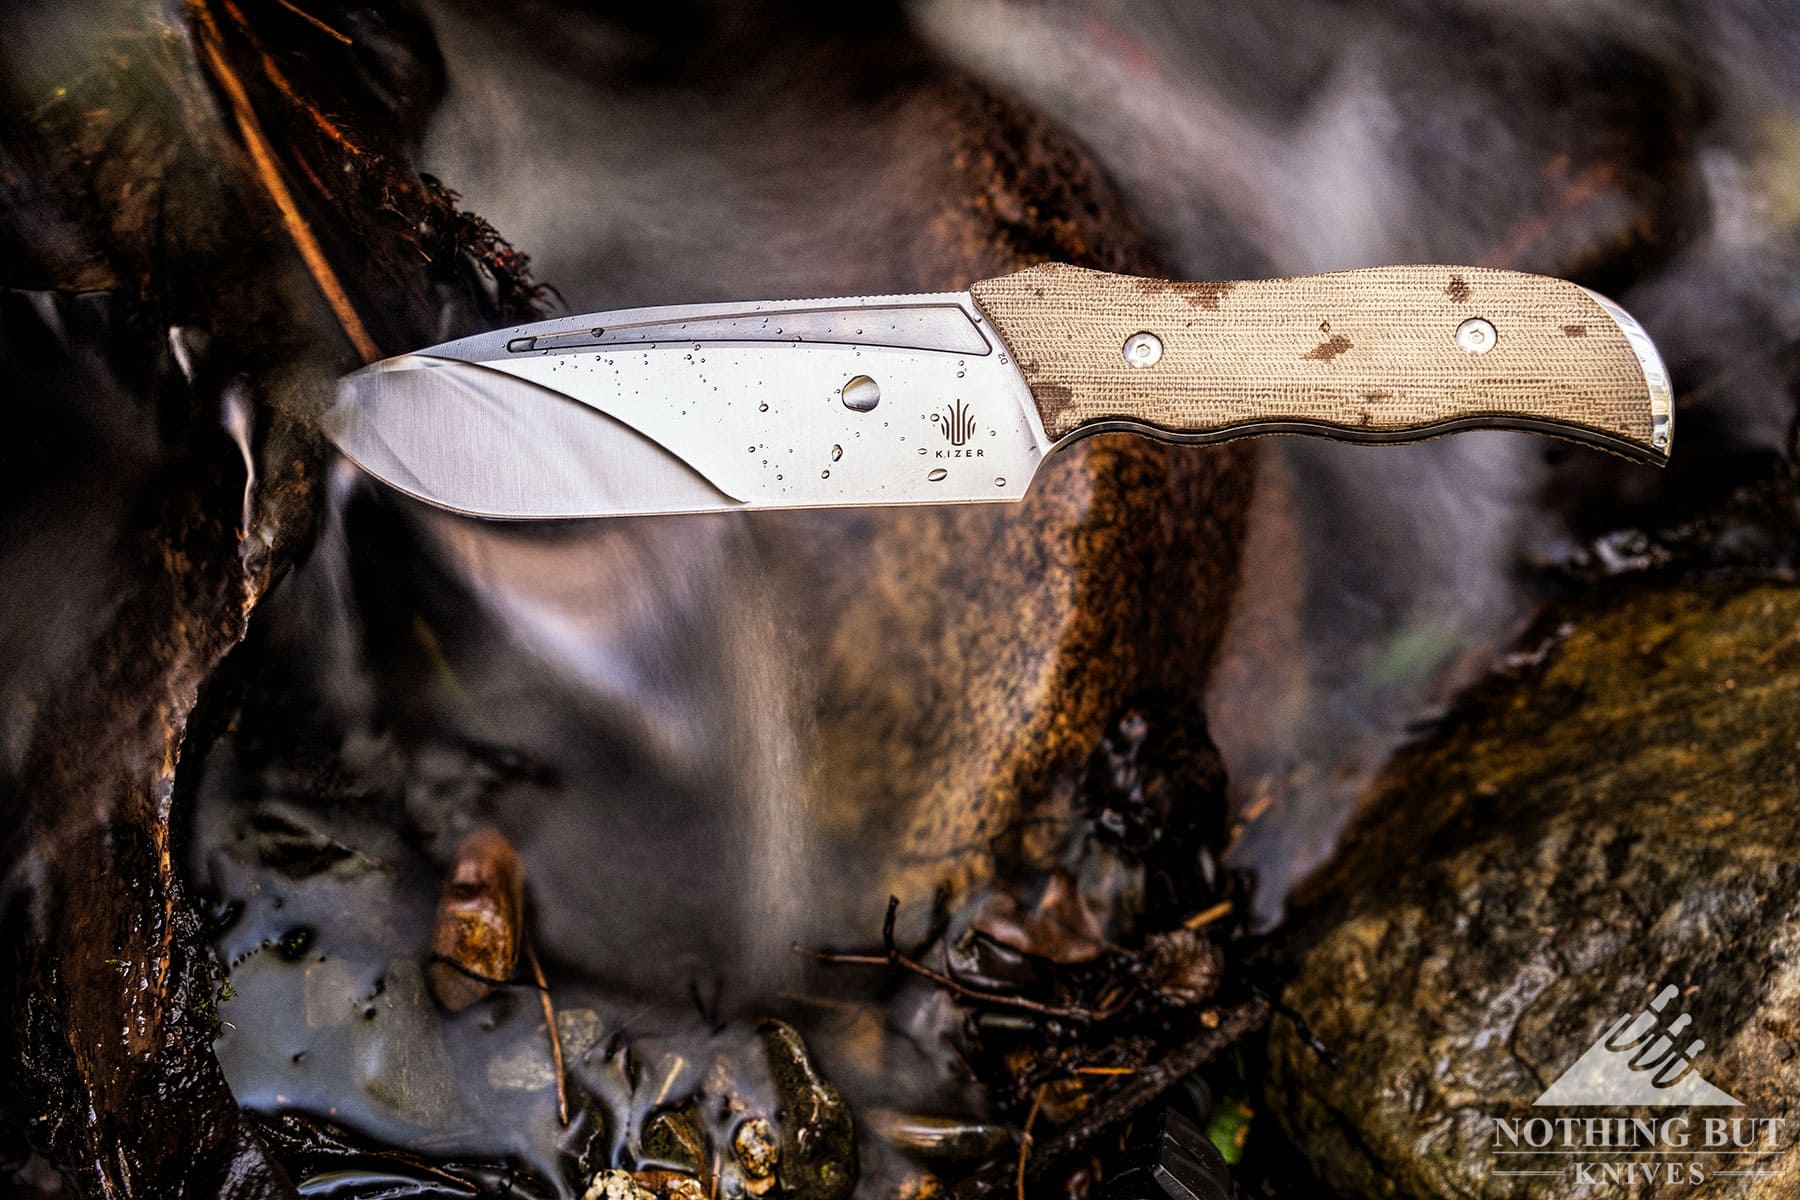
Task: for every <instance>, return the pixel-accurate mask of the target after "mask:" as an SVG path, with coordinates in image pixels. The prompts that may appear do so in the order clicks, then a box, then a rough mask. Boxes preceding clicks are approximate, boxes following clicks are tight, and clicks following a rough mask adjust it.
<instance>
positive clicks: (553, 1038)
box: [525, 941, 569, 1125]
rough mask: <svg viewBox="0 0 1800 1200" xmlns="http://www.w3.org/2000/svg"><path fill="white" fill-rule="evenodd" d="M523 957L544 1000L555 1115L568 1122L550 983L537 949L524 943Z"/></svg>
mask: <svg viewBox="0 0 1800 1200" xmlns="http://www.w3.org/2000/svg"><path fill="white" fill-rule="evenodd" d="M525 957H526V958H527V959H529V960H530V962H531V976H532V978H533V979H536V980H537V985H538V998H539V999H541V1000H542V1001H543V1002H544V1027H545V1028H546V1029H547V1030H549V1033H550V1061H551V1062H552V1063H554V1064H555V1065H556V1117H557V1120H559V1121H561V1122H562V1123H563V1124H564V1125H567V1124H568V1123H569V1089H568V1085H567V1084H566V1083H564V1082H563V1055H562V1034H560V1033H558V1032H557V1031H556V1005H554V1004H552V1003H551V1002H550V985H549V984H547V983H545V982H544V968H543V967H542V966H541V965H539V963H538V956H537V951H536V950H535V949H533V948H532V945H531V942H530V941H527V942H526V943H525Z"/></svg>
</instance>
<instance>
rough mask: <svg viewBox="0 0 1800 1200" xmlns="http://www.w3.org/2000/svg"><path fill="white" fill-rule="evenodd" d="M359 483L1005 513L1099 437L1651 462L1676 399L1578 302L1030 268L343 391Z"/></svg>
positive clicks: (413, 360) (1391, 281) (499, 355)
mask: <svg viewBox="0 0 1800 1200" xmlns="http://www.w3.org/2000/svg"><path fill="white" fill-rule="evenodd" d="M325 424H326V430H327V432H328V434H329V435H330V436H331V438H332V439H333V440H334V441H335V442H336V444H337V445H338V446H339V447H340V448H341V449H342V450H343V452H344V454H345V455H347V456H348V457H349V458H350V459H351V460H353V461H354V462H355V463H357V464H358V465H359V466H361V467H362V468H363V469H364V470H366V471H367V472H368V473H369V474H371V475H373V476H375V477H376V478H377V479H380V480H382V481H383V482H385V483H387V484H389V485H391V486H392V487H395V488H397V489H399V490H400V491H402V492H405V493H407V494H409V495H411V496H414V497H416V498H418V499H420V500H423V501H425V502H427V503H429V504H433V505H436V506H439V507H441V508H445V509H450V510H452V511H455V512H459V513H464V514H468V515H471V516H478V517H488V518H498V519H513V520H529V519H550V518H572V517H602V516H625V515H637V514H652V513H677V512H712V511H724V510H734V509H778V508H804V507H816V506H839V505H873V504H938V503H964V502H972V501H1004V500H1019V499H1021V498H1022V497H1023V496H1024V495H1025V493H1026V490H1027V489H1028V487H1029V486H1030V484H1031V480H1032V476H1033V475H1034V474H1035V473H1036V471H1037V468H1038V466H1039V464H1040V463H1042V462H1043V460H1044V459H1045V457H1046V456H1048V455H1050V454H1052V453H1054V452H1055V451H1056V450H1057V449H1059V448H1061V447H1062V446H1065V445H1067V444H1069V443H1070V442H1072V441H1074V440H1076V439H1078V438H1081V437H1084V436H1087V435H1089V434H1093V433H1099V432H1105V431H1120V430H1123V431H1128V432H1132V433H1137V434H1142V435H1145V436H1148V437H1152V438H1158V439H1161V440H1164V441H1170V442H1198V443H1208V442H1220V441H1225V440H1227V439H1230V438H1236V437H1244V436H1250V435H1256V434H1269V433H1299V434H1313V435H1319V436H1323V437H1328V438H1335V439H1340V440H1343V441H1349V442H1401V441H1414V440H1418V439H1422V438H1428V437H1435V436H1437V435H1440V434H1446V433H1453V432H1456V431H1458V430H1465V429H1487V428H1497V429H1513V430H1525V431H1530V432H1535V433H1543V434H1550V435H1554V436H1557V437H1561V438H1565V439H1569V440H1573V441H1576V442H1583V443H1587V444H1589V445H1592V446H1596V447H1599V448H1602V449H1605V450H1609V451H1612V452H1614V453H1617V454H1621V455H1624V456H1627V457H1629V458H1632V459H1635V460H1637V461H1640V462H1646V463H1658V464H1659V463H1662V462H1664V461H1666V459H1667V457H1668V454H1669V450H1670V445H1671V441H1672V438H1673V434H1674V427H1673V426H1674V413H1673V404H1672V395H1671V389H1670V385H1669V377H1668V373H1667V371H1666V370H1665V369H1664V367H1663V364H1662V360H1661V358H1660V357H1659V356H1658V354H1657V352H1656V348H1655V346H1654V344H1653V343H1652V342H1651V340H1650V338H1649V337H1648V336H1647V335H1646V334H1645V333H1644V331H1643V329H1642V328H1641V327H1640V326H1639V325H1638V323H1637V322H1636V321H1635V320H1633V319H1632V318H1631V317H1630V316H1629V315H1628V314H1627V313H1626V312H1625V311H1624V310H1623V309H1621V308H1620V307H1619V306H1618V305H1616V304H1614V303H1612V302H1611V301H1609V300H1607V299H1605V298H1604V297H1601V296H1599V295H1597V294H1595V293H1593V292H1589V291H1587V290H1586V289H1584V288H1581V287H1579V286H1577V285H1575V284H1573V283H1568V282H1566V281H1563V280H1559V279H1551V278H1547V277H1543V276H1537V275H1527V274H1522V273H1519V272H1515V271H1504V270H1495V269H1489V268H1480V267H1451V266H1399V267H1377V268H1369V269H1362V270H1354V271H1340V272H1335V273H1332V274H1326V275H1311V276H1303V277H1299V278H1291V279H1266V280H1245V281H1240V282H1220V283H1179V282H1172V281H1168V280H1162V279H1144V278H1135V277H1130V276H1123V275H1114V274H1108V273H1105V272H1099V271H1090V270H1085V269H1082V268H1079V267H1073V266H1068V265H1065V264H1061V263H1046V264H1043V265H1040V266H1036V267H1031V268H1028V269H1026V270H1023V271H1019V272H1016V273H1014V274H1010V275H1004V276H1001V277H999V278H996V279H989V280H984V281H982V282H980V283H977V284H975V285H974V286H973V287H971V288H970V289H969V290H968V291H966V292H944V293H933V294H923V295H905V296H865V297H853V298H845V299H829V300H775V301H762V302H746V303H726V304H716V303H715V304H694V305H675V306H669V307H659V308H639V309H629V310H624V311H618V312H605V313H594V314H591V315H588V316H577V317H562V318H556V319H554V320H548V321H543V322H539V323H536V324H531V325H522V326H517V327H514V328H510V329H504V330H498V331H495V332H493V333H487V334H481V335H478V336H475V337H470V338H464V339H462V340H460V341H454V342H449V343H446V344H444V345H441V346H436V347H433V348H431V349H429V350H421V351H419V352H417V353H412V354H405V355H402V356H400V357H398V358H392V359H387V360H385V361H382V362H378V363H375V364H373V365H371V366H369V367H366V368H364V369H362V370H360V371H356V372H354V373H352V374H350V375H347V376H345V377H344V378H343V379H342V380H341V381H340V384H339V388H338V393H337V397H336V400H335V403H334V405H333V407H332V408H331V410H330V411H329V412H328V413H327V416H326V422H325Z"/></svg>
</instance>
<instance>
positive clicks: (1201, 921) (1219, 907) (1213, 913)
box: [1181, 900, 1231, 930]
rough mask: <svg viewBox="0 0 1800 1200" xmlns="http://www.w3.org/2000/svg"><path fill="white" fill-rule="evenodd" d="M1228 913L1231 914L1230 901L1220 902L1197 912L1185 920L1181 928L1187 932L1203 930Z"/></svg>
mask: <svg viewBox="0 0 1800 1200" xmlns="http://www.w3.org/2000/svg"><path fill="white" fill-rule="evenodd" d="M1229 912H1231V901H1229V900H1221V901H1219V902H1218V903H1217V904H1215V905H1213V906H1212V907H1211V908H1208V909H1205V910H1203V911H1201V912H1197V913H1195V914H1194V915H1193V916H1191V917H1189V918H1188V919H1187V920H1185V921H1183V922H1182V923H1181V927H1182V928H1183V929H1189V930H1193V929H1204V928H1206V927H1207V926H1208V925H1211V924H1212V923H1213V922H1214V921H1216V920H1218V919H1219V918H1220V917H1223V916H1225V915H1226V914H1228V913H1229Z"/></svg>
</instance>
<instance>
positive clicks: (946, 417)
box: [931, 400, 986, 458]
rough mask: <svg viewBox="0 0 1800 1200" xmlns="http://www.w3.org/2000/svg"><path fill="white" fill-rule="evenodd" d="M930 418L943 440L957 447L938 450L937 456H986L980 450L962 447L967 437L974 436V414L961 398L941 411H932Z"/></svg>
mask: <svg viewBox="0 0 1800 1200" xmlns="http://www.w3.org/2000/svg"><path fill="white" fill-rule="evenodd" d="M931 419H932V420H933V421H934V422H936V424H937V427H938V429H939V431H940V432H942V433H943V435H944V440H945V441H947V442H949V443H950V444H951V445H952V446H955V447H957V448H956V449H954V450H939V451H938V452H937V457H938V458H985V457H986V455H985V454H984V453H983V452H982V451H980V450H964V449H962V447H964V446H966V445H968V442H969V439H970V438H972V437H974V436H975V414H974V413H973V412H971V411H969V406H968V405H966V404H964V403H963V402H962V401H961V400H958V401H957V402H956V403H954V404H952V405H951V406H950V407H949V408H946V409H945V410H944V411H943V412H941V413H932V414H931Z"/></svg>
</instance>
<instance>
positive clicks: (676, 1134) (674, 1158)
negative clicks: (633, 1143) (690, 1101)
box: [641, 1105, 712, 1174]
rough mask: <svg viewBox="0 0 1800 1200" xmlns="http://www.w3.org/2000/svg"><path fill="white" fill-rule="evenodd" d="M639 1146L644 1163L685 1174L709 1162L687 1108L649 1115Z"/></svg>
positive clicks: (697, 1124)
mask: <svg viewBox="0 0 1800 1200" xmlns="http://www.w3.org/2000/svg"><path fill="white" fill-rule="evenodd" d="M641 1145H642V1148H643V1157H645V1158H646V1159H649V1160H651V1161H653V1162H657V1163H663V1164H666V1165H668V1166H671V1167H674V1168H675V1169H676V1170H678V1171H685V1172H687V1173H689V1174H694V1173H696V1172H698V1171H700V1170H702V1169H703V1168H704V1167H705V1166H706V1165H707V1164H708V1163H709V1162H710V1161H711V1158H712V1156H711V1155H710V1154H709V1153H708V1152H707V1146H706V1133H705V1131H704V1130H703V1129H701V1127H700V1121H699V1117H698V1115H697V1114H696V1113H695V1112H694V1111H693V1108H692V1106H691V1105H690V1106H686V1107H682V1108H675V1109H664V1110H663V1111H662V1112H659V1113H655V1114H653V1115H652V1116H651V1117H650V1119H649V1120H648V1121H646V1122H644V1134H643V1138H642V1139H641Z"/></svg>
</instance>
